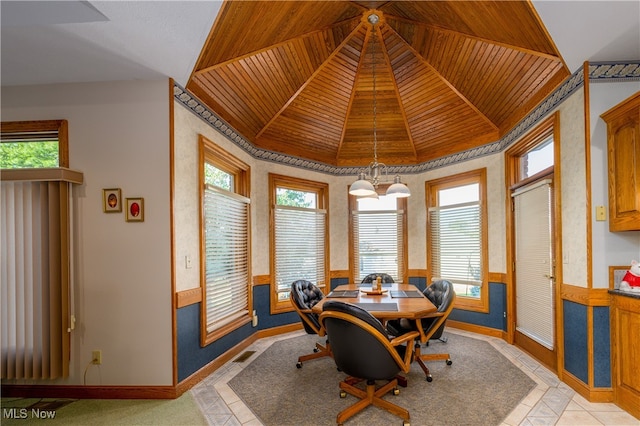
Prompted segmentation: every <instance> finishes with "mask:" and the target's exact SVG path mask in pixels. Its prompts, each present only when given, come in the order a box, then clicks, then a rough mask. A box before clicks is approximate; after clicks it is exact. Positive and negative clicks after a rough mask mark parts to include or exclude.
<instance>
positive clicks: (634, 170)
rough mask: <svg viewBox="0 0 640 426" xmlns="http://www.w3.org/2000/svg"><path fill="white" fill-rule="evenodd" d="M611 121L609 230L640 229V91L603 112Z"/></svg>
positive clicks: (609, 141)
mask: <svg viewBox="0 0 640 426" xmlns="http://www.w3.org/2000/svg"><path fill="white" fill-rule="evenodd" d="M601 117H602V119H603V120H604V121H605V122H606V123H607V146H608V148H607V151H608V158H609V230H610V231H612V232H614V231H638V230H640V92H638V93H636V94H635V95H633V96H631V97H630V98H628V99H627V100H625V101H623V102H621V103H620V104H618V105H616V106H615V107H613V108H612V109H610V110H609V111H607V112H605V113H604V114H602V116H601Z"/></svg>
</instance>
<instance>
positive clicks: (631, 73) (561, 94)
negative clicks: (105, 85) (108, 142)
mask: <svg viewBox="0 0 640 426" xmlns="http://www.w3.org/2000/svg"><path fill="white" fill-rule="evenodd" d="M589 81H590V82H592V83H602V82H607V83H610V82H618V81H640V61H626V62H623V63H619V62H593V63H589ZM583 85H584V73H583V67H580V69H579V70H577V71H576V72H575V73H573V74H572V75H571V76H570V77H569V78H568V79H567V80H566V81H565V82H564V83H563V84H562V85H561V86H560V87H558V88H557V89H556V90H555V91H554V92H553V93H552V94H551V95H549V96H548V97H547V98H546V99H545V100H544V101H543V102H542V103H541V104H540V105H539V106H538V107H536V109H535V110H533V111H532V112H531V113H530V114H529V115H528V116H527V117H525V118H524V119H523V120H522V121H520V123H518V124H517V125H516V126H515V127H514V128H513V129H512V130H511V131H510V132H509V133H508V134H506V135H505V136H504V137H502V138H501V139H499V140H497V141H495V142H492V143H489V144H486V145H482V146H479V147H477V148H473V149H469V150H466V151H462V152H459V153H457V154H454V155H449V156H447V157H442V158H438V159H435V160H431V161H427V162H425V163H421V164H416V165H412V166H391V167H388V172H389V174H391V175H394V174H397V173H399V174H404V175H406V174H417V173H423V172H426V171H428V170H433V169H437V168H440V167H445V166H449V165H452V164H456V163H459V162H462V161H467V160H470V159H472V158H478V157H483V156H485V155H491V154H495V153H498V152H501V151H503V150H504V149H505V148H507V147H508V146H509V145H511V144H512V143H513V142H514V141H516V140H517V139H518V138H520V136H522V135H523V134H524V133H526V132H527V130H529V129H530V128H531V127H532V126H534V125H535V124H536V123H537V122H538V121H539V120H540V119H542V118H543V117H544V116H546V115H547V114H548V113H549V112H551V111H553V110H554V109H555V108H556V107H557V106H558V105H559V104H561V103H562V102H564V100H565V99H567V98H568V97H569V96H571V95H572V94H573V93H574V92H575V91H576V90H578V89H579V88H580V87H582V86H583ZM173 96H174V98H175V100H176V101H178V102H180V103H181V104H182V105H184V106H185V107H186V108H187V109H189V110H190V111H191V112H192V113H193V114H195V115H197V116H198V117H200V118H201V119H202V120H204V121H205V122H206V123H207V124H209V125H210V126H211V127H212V128H214V129H216V130H217V131H219V132H220V133H221V134H223V135H224V136H226V137H227V139H229V140H230V141H231V142H233V143H235V144H236V145H237V146H238V147H240V148H242V149H243V150H245V151H246V152H247V153H248V154H250V155H251V156H252V157H254V158H256V159H258V160H263V161H271V162H273V163H279V164H283V165H287V166H293V167H299V168H302V169H306V170H313V171H316V172H321V173H326V174H330V175H336V176H349V175H357V174H358V172H359V171H360V170H361V169H362V167H338V166H332V165H329V164H325V163H320V162H317V161H312V160H307V159H304V158H300V157H294V156H291V155H285V154H281V153H278V152H273V151H268V150H265V149H261V148H258V147H256V146H255V145H253V144H252V143H251V142H249V141H248V140H247V139H246V138H245V137H244V136H242V135H241V134H239V133H238V132H237V131H236V130H235V129H234V128H233V127H231V125H229V123H227V122H226V121H224V120H223V119H222V118H220V117H218V116H217V115H216V114H215V113H214V112H213V111H211V110H210V109H209V108H208V107H207V106H206V105H204V104H203V103H202V102H200V100H199V99H198V98H196V97H195V96H194V95H192V94H191V93H190V92H188V91H187V90H186V89H185V88H183V87H182V86H180V85H179V84H177V83H174V87H173Z"/></svg>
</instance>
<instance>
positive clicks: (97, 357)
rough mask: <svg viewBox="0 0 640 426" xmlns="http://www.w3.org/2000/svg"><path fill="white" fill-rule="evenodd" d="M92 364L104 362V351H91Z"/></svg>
mask: <svg viewBox="0 0 640 426" xmlns="http://www.w3.org/2000/svg"><path fill="white" fill-rule="evenodd" d="M91 364H95V365H100V364H102V351H101V350H99V349H98V350H95V351H93V352H91Z"/></svg>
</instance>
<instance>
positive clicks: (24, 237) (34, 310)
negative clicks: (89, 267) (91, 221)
mask: <svg viewBox="0 0 640 426" xmlns="http://www.w3.org/2000/svg"><path fill="white" fill-rule="evenodd" d="M67 147H68V145H67V122H66V121H64V120H58V121H19V122H3V123H2V135H1V137H0V168H2V169H3V170H2V188H1V189H0V252H1V253H2V256H1V257H2V259H1V260H0V287H1V294H2V297H0V305H1V306H0V313H1V315H0V323H2V325H3V332H2V333H1V337H2V339H1V340H2V341H1V344H0V346H1V347H2V349H3V350H2V362H1V363H0V364H1V365H2V368H1V370H2V379H45V378H47V379H57V378H61V377H68V375H69V360H70V357H71V355H70V353H71V352H70V350H71V346H70V341H71V330H72V329H73V323H74V322H73V319H72V316H73V305H72V299H71V297H70V294H72V293H73V274H72V271H73V265H74V259H75V256H74V254H75V252H74V250H73V245H72V244H71V241H73V240H74V230H75V229H76V226H75V224H74V220H73V211H75V209H76V208H77V206H76V200H77V195H76V194H75V191H74V189H73V185H74V184H82V182H83V175H82V173H80V172H77V171H72V170H67V169H61V167H68V166H69V158H68V150H67ZM28 169H40V170H28Z"/></svg>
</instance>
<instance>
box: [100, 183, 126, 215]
mask: <svg viewBox="0 0 640 426" xmlns="http://www.w3.org/2000/svg"><path fill="white" fill-rule="evenodd" d="M102 210H103V211H104V212H105V213H120V212H121V211H122V195H121V192H120V188H109V189H103V190H102Z"/></svg>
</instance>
